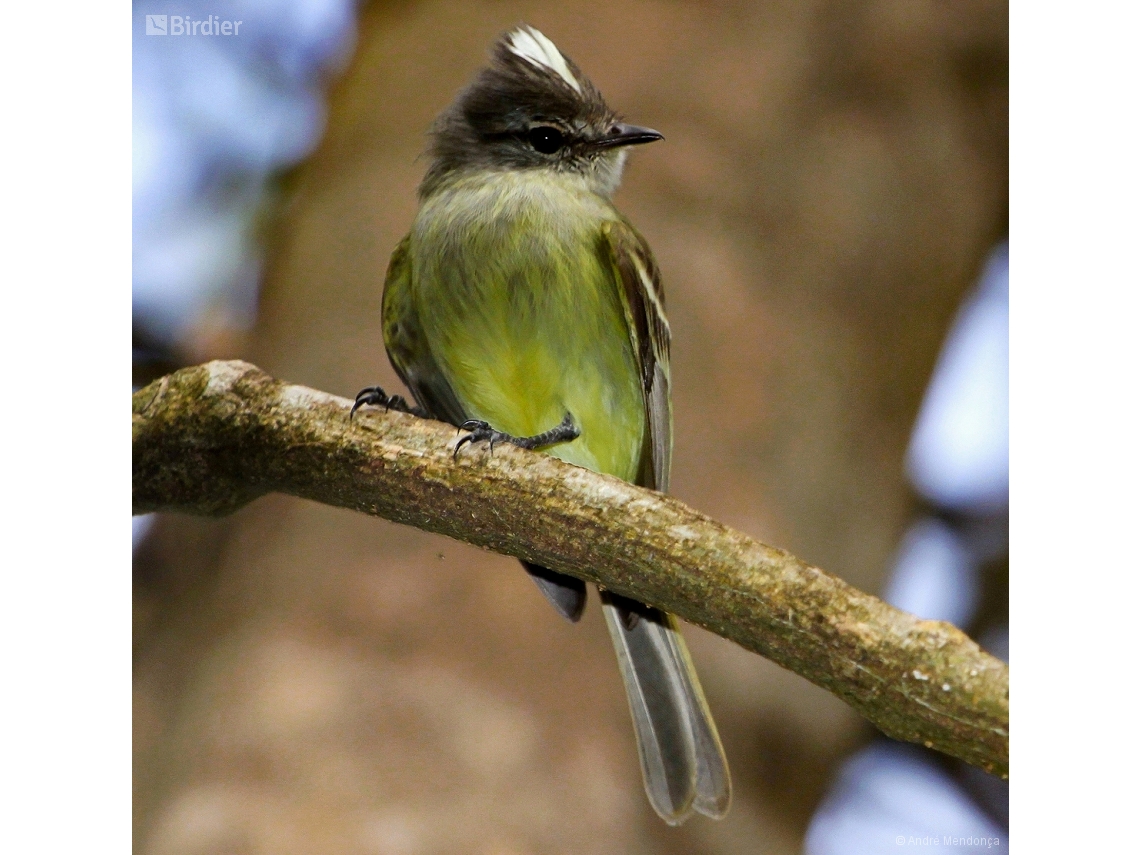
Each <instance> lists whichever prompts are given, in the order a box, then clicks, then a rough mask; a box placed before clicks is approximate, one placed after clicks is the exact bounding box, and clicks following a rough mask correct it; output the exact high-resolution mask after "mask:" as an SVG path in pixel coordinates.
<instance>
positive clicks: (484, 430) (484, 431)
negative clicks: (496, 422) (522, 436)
mask: <svg viewBox="0 0 1140 855" xmlns="http://www.w3.org/2000/svg"><path fill="white" fill-rule="evenodd" d="M459 430H465V431H470V433H468V434H467V436H465V437H463V438H462V439H461V440H459V442H457V443H455V451H454V453H453V454H452V455H451V457H452V459H453V460H454V459H455V458H457V457H458V456H459V449H461V448H462V447H463V446H464V445H466V444H467V443H469V442H470V443H472V444H474V443H476V442H488V443H490V452H491V454H492V455H493V454H494V453H495V443H496V442H513V441H514V437H513V436H511V435H510V434H509V433H503V432H502V431H498V430H495V429H494V428H493V427H491V426H490V425H489V424H487V423H486V422H485V421H481V420H480V419H468V420H467V421H465V422H464V423H463V424H461V425H460V426H459Z"/></svg>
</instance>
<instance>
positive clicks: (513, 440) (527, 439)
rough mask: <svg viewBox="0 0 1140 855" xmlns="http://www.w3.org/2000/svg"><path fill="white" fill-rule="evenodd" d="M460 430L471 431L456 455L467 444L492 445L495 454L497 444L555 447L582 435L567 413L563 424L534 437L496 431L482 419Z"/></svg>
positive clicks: (464, 425) (468, 422)
mask: <svg viewBox="0 0 1140 855" xmlns="http://www.w3.org/2000/svg"><path fill="white" fill-rule="evenodd" d="M459 429H460V430H465V431H470V433H468V434H467V436H465V437H463V439H461V440H459V442H457V443H456V444H455V454H454V455H453V456H458V455H459V449H461V448H462V447H463V446H464V445H466V444H467V443H469V442H470V443H472V444H474V443H476V442H487V443H490V450H491V453H492V454H493V453H494V451H495V443H497V442H508V443H510V444H511V445H517V446H518V447H519V448H529V449H535V448H542V447H543V446H544V445H554V444H556V443H559V442H570V441H571V440H574V439H577V438H578V436H579V435H580V434H581V431H579V430H578V427H577V426H576V425H575V424H574V418H573V417H572V416H571V415H570V414H569V413H567V414H566V415H565V416H564V417H563V419H562V421H561V423H559V424H558V425H557V426H556V427H553V428H551V429H550V430H548V431H544V432H543V433H539V434H535V435H534V436H511V435H510V434H509V433H503V432H502V431H500V430H495V429H494V428H493V427H491V426H490V425H489V424H487V423H486V422H485V421H481V420H480V419H468V420H467V421H465V422H464V423H463V424H461V425H460V426H459Z"/></svg>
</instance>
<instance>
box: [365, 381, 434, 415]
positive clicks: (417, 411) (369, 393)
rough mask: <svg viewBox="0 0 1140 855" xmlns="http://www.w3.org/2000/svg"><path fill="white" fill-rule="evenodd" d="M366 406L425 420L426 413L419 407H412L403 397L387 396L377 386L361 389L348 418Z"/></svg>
mask: <svg viewBox="0 0 1140 855" xmlns="http://www.w3.org/2000/svg"><path fill="white" fill-rule="evenodd" d="M365 405H368V406H372V407H383V408H384V412H388V411H389V410H396V411H397V412H400V413H410V414H411V415H413V416H419V417H421V418H426V417H427V413H426V412H424V410H423V409H422V408H420V407H412V406H409V405H408V402H407V401H405V400H404V396H403V395H389V394H388V393H386V392H385V391H384V390H383V389H381V388H380V387H379V386H368V387H367V388H365V389H361V390H360V391H359V392H358V393H357V395H356V403H354V404H353V405H352V409H351V410H349V412H348V417H349V419H351V418H352V417H353V416H354V415H356V411H357V410H359V409H360V408H361V407H363V406H365Z"/></svg>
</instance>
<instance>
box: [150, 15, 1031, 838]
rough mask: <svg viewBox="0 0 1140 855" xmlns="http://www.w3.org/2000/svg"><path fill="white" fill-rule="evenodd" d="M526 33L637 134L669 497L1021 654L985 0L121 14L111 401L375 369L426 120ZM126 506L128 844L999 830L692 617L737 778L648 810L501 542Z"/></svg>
mask: <svg viewBox="0 0 1140 855" xmlns="http://www.w3.org/2000/svg"><path fill="white" fill-rule="evenodd" d="M156 16H157V17H156ZM175 18H178V19H179V20H178V22H175ZM199 21H207V24H205V25H202V24H198V25H197V27H195V22H199ZM215 21H216V22H217V23H218V24H219V27H218V29H219V34H218V35H202V31H203V28H205V29H207V30H209V32H210V33H212V32H213V27H214V23H213V22H215ZM226 21H230V22H234V21H242V24H241V26H240V28H238V32H237V34H236V35H223V34H222V32H221V29H222V28H221V26H220V24H221V23H222V22H226ZM522 21H526V22H528V23H530V24H532V25H534V26H537V27H538V28H539V29H541V30H542V31H543V32H545V33H546V34H547V35H548V36H550V37H551V38H552V39H553V40H554V41H555V43H556V44H558V45H559V47H560V48H561V49H562V50H563V51H564V52H566V53H567V54H568V55H570V56H571V57H572V58H573V59H574V60H575V61H576V62H577V63H578V65H579V66H580V67H581V68H582V69H583V70H584V71H585V73H586V74H587V75H589V76H590V77H591V78H592V80H593V81H594V82H595V83H596V84H597V85H598V87H599V88H600V89H601V91H602V92H603V93H604V94H605V96H606V98H607V100H608V101H609V102H610V104H611V105H612V106H614V107H615V108H617V109H618V110H620V111H622V112H623V113H625V114H626V116H627V117H628V118H629V119H630V120H631V121H635V122H637V123H641V124H645V125H649V126H652V127H655V128H657V129H658V130H660V131H662V132H663V133H664V134H665V137H666V141H665V142H663V143H660V144H658V145H656V146H651V147H647V148H645V149H642V150H638V151H637V152H635V153H634V154H633V156H632V157H631V159H630V166H629V168H628V169H627V172H626V180H625V182H624V185H623V188H622V189H621V190H620V191H619V193H618V196H617V199H616V201H617V204H618V206H619V207H620V208H621V209H622V210H623V211H624V212H625V213H626V214H628V215H629V216H630V218H631V219H632V220H633V222H634V223H635V224H636V225H637V226H638V228H639V230H640V231H641V232H642V233H643V234H644V235H645V237H646V238H647V240H648V241H649V243H650V244H651V246H652V247H653V248H654V250H655V252H656V254H657V258H658V262H659V264H660V266H661V269H662V271H663V276H664V280H665V287H666V293H667V298H668V306H669V314H670V320H671V323H672V328H673V377H674V406H675V413H676V428H675V455H674V475H673V492H674V494H676V495H677V496H678V497H679V498H681V499H682V500H683V501H685V502H686V503H688V504H690V505H692V506H693V507H696V508H698V509H700V510H701V511H704V512H705V513H708V514H710V515H711V516H712V517H714V518H716V519H719V520H721V521H723V522H725V523H726V524H728V525H731V526H733V527H735V528H737V529H740V530H741V531H744V532H746V533H748V534H750V535H752V536H754V537H757V538H759V539H761V540H764V541H766V542H769V543H772V544H774V545H777V546H780V547H783V548H786V549H789V550H791V551H792V552H794V553H795V554H797V555H799V556H800V557H802V558H803V559H805V560H807V561H810V562H812V563H814V564H816V565H818V566H820V567H823V568H824V569H826V570H828V571H830V572H832V573H835V574H837V575H839V576H842V577H843V578H844V579H846V580H848V581H849V582H851V583H852V584H854V585H856V586H857V587H859V588H861V589H863V590H866V591H870V592H873V593H876V594H878V595H880V596H883V597H884V598H885V599H887V600H889V601H890V602H892V603H894V604H895V605H897V606H899V607H900V608H904V609H906V610H908V611H911V612H914V613H916V614H918V615H920V616H922V617H927V618H937V619H942V620H948V621H951V622H953V623H955V624H956V625H958V626H960V627H962V628H963V629H965V630H966V631H968V632H969V633H970V634H971V635H972V636H973V637H974V638H976V639H977V640H978V641H979V643H980V644H982V646H983V647H985V648H986V649H988V650H990V651H991V652H993V653H995V654H996V655H999V656H1002V657H1004V658H1007V659H1008V648H1009V642H1008V629H1007V624H1008V582H1007V578H1008V524H1007V519H1008V489H1009V488H1008V484H1009V456H1008V265H1009V248H1008V245H1007V243H1006V233H1007V224H1008V179H1007V172H1008V153H1007V151H1008V149H1007V146H1008V125H1007V111H1008V49H1007V36H1008V24H1007V9H1006V4H1005V3H1004V2H990V1H989V0H955V2H947V0H938V1H937V2H936V0H893V2H885V0H864V2H854V1H853V0H849V1H848V2H839V1H838V0H834V2H825V0H787V1H786V2H766V3H746V2H728V0H726V1H725V2H698V0H674V2H662V0H611V2H607V3H600V2H580V3H575V4H558V5H556V4H551V3H537V2H530V3H526V2H490V0H487V2H455V0H453V1H452V2H444V0H423V2H413V0H398V1H397V0H393V1H392V2H372V3H365V4H356V3H352V2H347V1H346V0H261V1H260V2H257V1H256V0H230V2H225V0H208V2H196V3H194V4H193V5H192V6H189V5H179V4H174V3H168V2H163V0H147V2H136V3H135V4H134V16H133V25H134V324H133V328H134V341H133V353H134V378H133V379H134V385H135V386H136V388H137V387H138V386H139V385H141V384H143V383H145V382H148V381H149V380H150V379H153V378H154V377H157V376H160V375H161V374H163V373H166V372H168V371H170V370H172V369H174V368H176V367H178V366H180V365H185V364H194V363H197V362H200V361H204V360H206V359H211V358H243V359H247V360H249V361H252V362H254V363H256V364H258V365H259V366H261V367H262V368H264V369H265V370H267V371H269V372H270V373H272V374H274V375H275V376H277V377H280V378H283V379H287V380H290V381H293V382H297V383H302V384H306V385H310V386H314V387H317V388H320V389H324V390H326V391H329V392H334V393H337V394H340V395H344V396H347V397H351V396H352V395H354V394H355V393H356V391H357V390H358V389H360V388H361V387H363V386H366V385H371V384H374V383H380V384H381V385H383V386H385V388H388V389H390V390H391V389H398V388H399V382H398V381H397V380H396V378H395V376H394V373H393V372H392V370H391V368H390V367H389V365H388V362H387V358H386V357H385V355H384V351H383V344H382V340H381V332H380V317H379V306H380V294H381V287H382V283H383V277H384V271H385V267H386V265H387V260H388V255H389V253H390V252H391V250H392V248H393V247H394V246H395V245H396V243H397V242H398V241H399V240H400V238H401V237H402V236H403V235H404V233H405V232H406V230H407V228H408V226H409V224H410V223H411V220H412V218H413V216H414V214H415V209H416V199H415V188H416V185H417V183H418V181H419V179H420V177H421V175H422V173H423V171H424V169H425V166H426V164H425V161H424V159H423V158H422V157H420V154H421V153H422V151H423V148H424V145H425V142H426V138H425V131H426V130H427V128H428V126H429V125H430V123H431V121H432V119H433V118H434V116H435V115H436V114H437V113H438V112H439V111H440V110H442V109H443V108H444V107H445V106H446V105H447V104H448V103H449V102H450V101H451V99H452V98H453V97H454V96H455V94H456V92H457V91H458V90H459V88H460V87H462V86H463V85H464V84H465V83H466V82H467V81H468V80H469V79H470V77H471V76H472V75H473V74H474V72H475V71H476V69H477V68H478V67H479V66H480V65H481V64H482V63H483V61H484V59H485V57H486V52H487V48H488V46H489V45H490V43H491V42H492V41H493V39H494V38H495V37H496V36H497V35H498V34H499V33H501V32H502V31H503V30H506V29H508V28H510V27H513V26H514V25H516V24H518V23H519V22H522ZM148 32H149V33H151V34H150V35H148ZM161 32H165V33H166V35H161V34H160V33H161ZM179 32H181V33H183V34H182V35H177V34H176V33H179ZM195 32H196V33H197V34H196V35H195V34H194V33H195ZM134 534H135V544H136V548H135V556H134V558H135V560H134V578H135V586H134V591H135V601H134V643H135V648H134V663H135V664H134V672H135V688H134V738H135V764H134V788H135V799H134V821H135V846H136V848H137V850H138V851H139V852H142V853H148V855H150V854H151V853H153V854H154V855H168V853H169V855H174V853H186V855H190V853H203V854H204V853H244V852H259V853H260V852H266V853H278V852H281V853H293V852H298V853H300V852H305V853H308V852H338V853H384V855H387V853H392V855H404V854H405V853H407V855H418V853H425V855H427V853H454V852H475V853H489V854H490V853H496V855H498V853H532V852H533V853H562V852H574V853H594V852H597V853H610V852H630V853H638V852H664V853H683V852H684V853H688V852H708V853H752V852H757V853H759V852H763V853H797V852H807V853H810V854H811V855H825V853H878V852H888V851H889V852H898V851H899V850H900V848H903V847H900V846H899V845H898V843H897V842H896V840H897V838H898V837H899V836H900V835H901V836H903V837H905V838H907V839H909V838H911V837H914V838H922V837H929V836H935V837H937V838H938V839H939V841H940V846H941V848H942V849H943V850H949V851H963V852H966V851H981V849H983V848H985V847H984V846H978V845H977V838H990V839H992V838H995V837H996V838H999V839H1000V844H999V845H1000V847H1001V848H1004V847H1006V846H1007V845H1008V840H1007V830H1006V829H1007V827H1008V788H1007V785H1006V784H1004V783H1003V782H1000V781H998V780H996V779H994V778H991V777H989V776H987V775H985V774H984V773H981V772H979V771H977V770H974V769H971V768H968V767H965V766H963V765H962V764H959V763H957V762H955V761H950V760H948V759H947V758H944V757H941V756H940V755H937V754H934V753H932V752H928V751H924V750H922V749H920V748H916V747H914V746H906V745H901V744H899V743H894V742H891V741H889V740H887V739H885V738H884V737H882V736H880V735H877V734H876V731H875V730H874V729H873V728H871V727H870V726H869V725H867V724H866V723H865V722H863V721H862V720H861V719H860V718H859V717H858V716H857V715H856V714H855V713H854V712H852V711H851V710H850V709H849V708H848V707H847V706H846V705H844V704H843V703H842V702H841V701H839V700H838V699H836V698H834V697H833V696H831V695H830V694H828V693H827V692H825V691H823V690H822V689H818V688H817V687H815V686H813V685H811V684H810V683H808V682H806V681H805V680H803V679H801V678H799V677H797V676H795V675H793V674H791V673H790V672H787V671H783V670H781V669H780V668H778V667H776V666H775V665H773V664H771V663H770V662H768V661H766V660H764V659H762V658H761V657H758V656H756V655H754V654H751V653H747V652H745V651H743V650H742V649H740V648H738V647H736V646H735V645H733V644H732V643H731V642H728V641H725V640H723V639H720V638H718V637H716V636H713V635H711V634H709V633H706V632H704V631H702V630H699V629H697V628H693V627H689V628H687V630H686V635H687V637H688V639H689V641H690V646H691V647H692V650H693V656H694V659H695V660H696V663H697V667H698V670H699V671H700V673H701V676H702V680H703V682H704V685H705V689H706V693H707V695H708V698H709V703H710V705H711V707H712V709H713V712H714V715H715V717H716V720H717V722H718V725H719V727H720V730H721V734H722V737H723V740H724V743H725V747H726V750H727V752H728V756H729V762H730V765H731V768H732V772H733V776H734V784H735V801H734V804H733V808H732V811H731V813H730V814H729V817H728V818H727V819H726V820H724V821H723V822H720V823H714V822H711V821H708V820H705V819H704V818H703V817H698V818H694V819H692V820H690V821H689V822H688V823H687V824H686V825H684V826H683V827H681V828H680V829H670V828H668V827H666V826H665V825H664V824H663V823H661V822H660V821H659V820H658V819H657V818H656V816H655V815H654V814H653V813H652V811H651V810H650V808H649V806H648V804H647V802H646V800H645V797H644V794H643V792H642V786H641V780H640V772H639V770H638V765H637V756H636V750H635V747H634V743H633V734H632V728H631V726H630V723H629V720H628V711H627V709H626V706H625V699H624V695H623V692H622V688H621V684H620V678H619V676H618V673H617V668H616V666H615V663H614V661H613V652H612V649H611V648H610V644H609V640H608V637H607V636H606V633H605V630H604V628H603V624H602V621H601V616H600V610H599V609H598V607H597V601H596V599H595V600H593V601H592V602H591V604H590V606H589V607H588V609H587V613H586V616H585V618H584V619H583V621H582V623H581V624H578V625H576V626H571V625H569V624H567V623H565V622H564V621H563V620H561V619H560V618H559V617H558V616H557V615H556V614H555V613H554V612H553V610H551V609H550V608H549V606H548V605H547V604H546V602H545V601H544V600H543V599H542V597H541V596H540V595H539V593H538V591H537V589H536V588H535V587H534V585H533V583H532V582H531V581H530V580H529V579H527V578H526V576H525V574H523V573H522V572H521V570H520V569H519V567H518V565H517V563H516V562H514V561H513V560H511V559H507V558H504V557H501V556H496V555H492V554H489V553H485V552H482V551H480V550H477V549H474V548H472V547H468V546H465V545H463V544H459V543H455V542H452V541H449V540H446V539H443V538H440V537H437V536H433V535H428V534H424V533H422V532H418V531H416V530H413V529H408V528H402V527H399V526H395V525H392V524H388V523H386V522H383V521H380V520H376V519H372V518H368V517H364V516H362V515H356V514H352V513H349V512H347V511H340V510H334V509H332V508H327V507H323V506H319V505H315V504H311V503H307V502H303V501H300V500H296V499H291V498H287V497H283V496H270V497H267V498H264V499H261V500H259V501H258V502H255V503H254V504H253V505H251V506H250V507H247V508H245V509H243V510H242V511H241V512H239V513H237V514H235V515H233V516H232V517H229V518H226V519H223V520H200V519H194V518H186V517H173V516H171V517H161V518H155V517H144V518H136V519H135V521H134ZM951 836H952V837H955V838H965V840H966V842H964V843H962V844H960V845H959V844H954V843H949V842H948V843H943V842H942V841H943V838H945V837H951ZM971 839H973V840H974V842H973V843H971V842H970V841H971ZM989 848H990V849H993V848H994V847H993V845H991V846H990V847H989Z"/></svg>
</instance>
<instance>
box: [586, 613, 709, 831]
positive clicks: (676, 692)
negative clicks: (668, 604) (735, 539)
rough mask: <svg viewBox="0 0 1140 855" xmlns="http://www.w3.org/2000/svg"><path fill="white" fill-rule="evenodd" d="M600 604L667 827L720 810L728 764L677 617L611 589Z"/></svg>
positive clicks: (649, 789)
mask: <svg viewBox="0 0 1140 855" xmlns="http://www.w3.org/2000/svg"><path fill="white" fill-rule="evenodd" d="M631 606H632V608H631ZM602 610H603V613H604V614H605V617H606V625H607V626H608V627H609V631H610V637H611V638H612V639H613V643H614V649H615V651H616V652H617V658H618V665H619V667H620V670H621V675H622V681H623V682H624V683H625V688H626V695H627V698H628V700H629V708H630V714H631V716H632V718H633V726H634V731H635V733H636V735H637V748H638V755H639V757H640V760H641V772H642V776H643V778H644V780H645V791H646V793H647V794H648V796H649V802H650V804H652V805H653V809H654V810H655V811H657V813H658V815H659V816H660V817H661V818H662V819H664V820H665V821H666V822H667V823H669V824H670V825H679V824H680V823H682V822H684V821H685V820H686V819H687V818H688V817H689V816H690V815H691V814H692V812H693V811H697V812H698V813H702V814H705V815H706V816H710V817H713V818H720V817H722V816H724V814H725V813H726V812H727V811H728V804H729V801H730V799H731V782H730V780H729V776H728V764H727V762H726V760H725V757H724V749H723V748H721V744H720V738H719V736H718V735H717V732H716V725H714V724H713V721H712V717H711V716H710V715H709V710H708V705H707V703H706V702H705V698H704V694H703V693H702V692H701V687H700V682H699V681H698V680H697V676H696V672H695V671H694V670H693V665H692V661H691V659H690V658H689V654H688V650H687V649H686V647H685V642H684V639H683V638H682V637H681V634H680V632H679V631H678V629H677V624H676V621H675V619H674V618H673V617H672V616H671V615H668V614H666V613H664V612H662V611H660V610H658V609H653V608H648V607H646V606H642V605H641V604H640V603H633V602H632V601H629V602H628V605H627V601H626V600H625V598H624V597H619V596H617V595H615V594H612V593H609V592H602Z"/></svg>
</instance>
